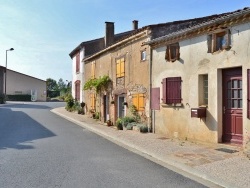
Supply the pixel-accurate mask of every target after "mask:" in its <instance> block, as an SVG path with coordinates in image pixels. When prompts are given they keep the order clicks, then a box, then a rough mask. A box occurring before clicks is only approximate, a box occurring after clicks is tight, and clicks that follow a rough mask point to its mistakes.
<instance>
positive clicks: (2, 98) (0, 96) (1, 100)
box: [0, 94, 6, 104]
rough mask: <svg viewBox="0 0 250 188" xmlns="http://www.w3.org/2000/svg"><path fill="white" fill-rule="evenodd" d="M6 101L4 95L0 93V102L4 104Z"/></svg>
mask: <svg viewBox="0 0 250 188" xmlns="http://www.w3.org/2000/svg"><path fill="white" fill-rule="evenodd" d="M5 102H6V99H5V95H4V94H1V95H0V104H4V103H5Z"/></svg>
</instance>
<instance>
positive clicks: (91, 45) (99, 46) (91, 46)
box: [69, 30, 134, 58]
mask: <svg viewBox="0 0 250 188" xmlns="http://www.w3.org/2000/svg"><path fill="white" fill-rule="evenodd" d="M133 32H134V31H133V30H132V31H127V32H123V33H118V34H115V36H114V37H115V38H114V41H115V43H116V42H117V41H120V40H121V39H122V38H124V37H127V36H128V35H130V34H131V33H133ZM83 47H84V48H85V57H88V56H90V55H92V54H94V53H97V52H99V51H101V50H103V49H104V48H105V42H104V37H102V38H98V39H94V40H90V41H85V42H82V43H81V44H79V45H78V46H77V47H76V48H75V49H74V50H73V51H72V52H70V54H69V56H70V57H71V58H73V56H74V55H75V54H76V53H77V52H78V51H79V50H81V49H82V48H83Z"/></svg>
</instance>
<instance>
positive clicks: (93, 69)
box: [91, 62, 95, 79]
mask: <svg viewBox="0 0 250 188" xmlns="http://www.w3.org/2000/svg"><path fill="white" fill-rule="evenodd" d="M94 78H95V62H92V63H91V79H94Z"/></svg>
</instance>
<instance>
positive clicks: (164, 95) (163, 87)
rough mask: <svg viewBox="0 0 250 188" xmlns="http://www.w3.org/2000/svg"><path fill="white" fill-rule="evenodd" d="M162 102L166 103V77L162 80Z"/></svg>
mask: <svg viewBox="0 0 250 188" xmlns="http://www.w3.org/2000/svg"><path fill="white" fill-rule="evenodd" d="M161 100H162V102H163V103H164V104H166V103H167V78H164V79H163V80H162V99H161Z"/></svg>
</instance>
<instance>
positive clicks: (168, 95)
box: [162, 77, 182, 104]
mask: <svg viewBox="0 0 250 188" xmlns="http://www.w3.org/2000/svg"><path fill="white" fill-rule="evenodd" d="M181 82H182V80H181V77H169V78H164V79H163V80H162V102H163V103H164V104H177V103H181V101H182V98H181Z"/></svg>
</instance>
